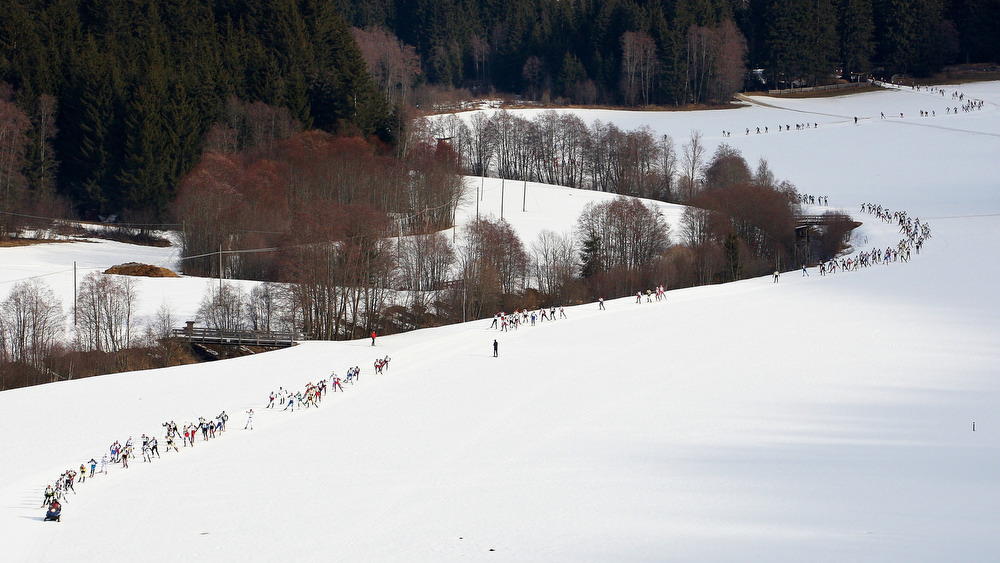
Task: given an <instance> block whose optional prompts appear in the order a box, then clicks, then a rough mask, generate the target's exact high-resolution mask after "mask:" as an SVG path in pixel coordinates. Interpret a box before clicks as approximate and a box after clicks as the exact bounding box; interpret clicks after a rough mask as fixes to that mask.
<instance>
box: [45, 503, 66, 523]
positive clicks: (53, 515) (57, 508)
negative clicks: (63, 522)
mask: <svg viewBox="0 0 1000 563" xmlns="http://www.w3.org/2000/svg"><path fill="white" fill-rule="evenodd" d="M61 514H62V505H61V504H59V501H57V500H54V501H52V504H50V505H49V509H48V510H46V511H45V521H49V520H55V521H56V522H59V521H60V520H59V518H60V515H61Z"/></svg>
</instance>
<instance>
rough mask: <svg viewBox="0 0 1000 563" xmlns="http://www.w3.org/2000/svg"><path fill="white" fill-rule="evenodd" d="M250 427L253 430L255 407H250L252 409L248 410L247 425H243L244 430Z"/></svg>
mask: <svg viewBox="0 0 1000 563" xmlns="http://www.w3.org/2000/svg"><path fill="white" fill-rule="evenodd" d="M248 428H249V429H250V430H253V409H250V410H248V411H247V423H246V425H245V426H243V429H244V430H246V429H248Z"/></svg>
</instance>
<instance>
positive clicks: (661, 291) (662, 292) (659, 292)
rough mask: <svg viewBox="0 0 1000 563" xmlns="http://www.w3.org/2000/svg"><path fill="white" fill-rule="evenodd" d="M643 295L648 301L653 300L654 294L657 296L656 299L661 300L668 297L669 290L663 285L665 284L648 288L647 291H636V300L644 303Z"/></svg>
mask: <svg viewBox="0 0 1000 563" xmlns="http://www.w3.org/2000/svg"><path fill="white" fill-rule="evenodd" d="M643 296H645V297H646V303H652V302H653V296H656V300H657V301H660V300H662V299H666V298H667V290H666V289H665V288H664V287H663V284H660V285H658V286H656V287H655V288H653V289H647V290H646V293H643V292H641V291H637V292H635V302H636V303H642V298H643Z"/></svg>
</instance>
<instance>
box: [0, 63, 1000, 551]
mask: <svg viewBox="0 0 1000 563" xmlns="http://www.w3.org/2000/svg"><path fill="white" fill-rule="evenodd" d="M954 89H959V90H961V91H962V92H964V93H965V95H966V96H967V97H970V96H971V97H975V98H981V99H983V100H985V101H986V104H985V107H984V109H983V110H982V111H978V112H974V113H961V112H960V113H959V115H957V116H955V115H943V114H944V108H945V106H946V105H947V106H949V107H953V105H959V104H953V103H952V102H951V99H950V92H951V91H952V90H954ZM948 92H949V95H948V96H946V97H944V98H942V97H941V96H940V95H938V94H932V93H929V92H917V91H912V90H908V89H904V90H892V91H885V92H878V93H871V94H861V95H854V96H846V97H840V98H827V99H818V100H781V99H771V98H760V99H758V101H759V102H762V104H760V105H754V106H752V107H747V108H744V109H739V110H726V111H708V112H697V113H691V112H684V113H662V114H660V113H642V112H610V111H588V112H586V113H585V115H584V116H583V117H584V119H585V120H587V121H588V122H589V121H592V120H593V119H601V120H604V121H614V122H615V123H617V124H618V125H619V126H620V127H623V128H633V127H636V126H638V125H641V124H648V125H649V126H650V127H652V128H653V129H654V130H655V131H656V132H658V133H667V134H670V135H672V136H673V137H674V138H675V139H676V140H677V142H678V144H679V145H680V144H682V143H683V141H684V139H685V138H686V137H687V135H688V134H689V132H690V131H691V130H692V129H699V130H701V131H703V132H704V134H705V140H706V141H707V142H708V143H709V145H710V148H711V149H714V146H715V145H716V144H717V143H719V142H722V141H723V138H722V136H721V132H722V131H723V130H730V131H733V136H732V137H730V138H726V139H725V142H728V143H730V144H731V145H733V146H735V147H736V148H738V149H740V150H741V151H742V152H743V154H744V155H745V156H746V157H747V159H748V161H750V162H751V163H753V162H755V161H756V159H757V158H758V157H759V156H764V157H766V158H767V159H768V161H769V163H770V164H771V167H772V169H773V170H774V171H775V173H776V174H777V176H778V177H779V178H782V179H787V180H790V181H791V182H793V183H794V184H796V185H797V186H798V188H799V190H800V191H802V192H804V193H809V194H814V195H826V196H828V197H829V202H830V206H831V207H836V208H843V209H845V210H847V211H848V212H851V213H853V214H854V215H855V216H856V217H857V218H858V219H860V220H863V221H865V225H864V227H863V228H862V232H861V233H859V237H862V238H859V241H860V240H867V245H866V246H864V248H869V247H873V246H880V247H882V248H884V247H885V246H887V245H889V244H894V243H895V242H896V241H897V240H898V239H899V235H898V234H897V232H896V228H894V227H892V226H889V225H885V224H883V223H881V222H879V221H877V220H875V219H874V218H872V217H870V216H868V215H860V214H858V213H857V211H858V209H859V208H860V205H861V203H862V202H874V203H879V204H883V205H887V206H889V207H890V208H892V209H902V210H905V211H907V212H908V213H909V214H910V216H915V217H919V218H920V219H921V220H926V221H928V222H929V223H930V225H931V228H932V231H933V238H932V239H930V240H929V241H928V242H927V244H926V246H925V248H924V251H923V252H922V253H921V254H920V255H919V256H914V258H913V260H912V261H911V262H909V263H905V264H904V263H895V264H891V265H887V266H878V267H875V268H869V269H866V270H862V271H858V272H851V273H837V274H835V275H830V276H826V277H820V276H819V275H818V272H816V271H815V270H813V271H811V272H810V274H811V275H810V276H809V277H802V276H801V273H800V272H789V273H786V274H784V275H783V276H782V277H781V279H780V282H779V283H777V284H774V283H772V281H771V279H770V278H761V279H754V280H747V281H743V282H739V283H734V284H727V285H724V286H713V287H701V288H694V289H685V290H678V291H671V292H669V293H668V297H667V299H666V301H664V302H659V303H656V302H654V303H642V304H635V303H633V301H634V300H633V299H621V300H616V301H610V302H609V303H608V304H607V310H606V311H598V310H597V306H596V305H595V304H589V305H583V306H578V307H571V308H567V314H568V317H569V318H568V319H565V320H559V321H557V322H554V323H551V322H546V323H544V324H542V325H539V326H535V327H522V328H521V329H519V330H518V331H516V332H510V333H496V332H494V331H491V330H489V329H488V326H489V321H477V322H472V323H467V324H463V325H455V326H448V327H442V328H438V329H432V330H423V331H418V332H413V333H409V334H403V335H398V336H392V337H386V338H380V339H379V341H378V345H377V346H375V347H372V346H371V345H370V342H369V341H368V340H363V341H357V342H342V343H305V344H302V345H300V346H298V347H295V348H293V349H289V350H284V351H280V352H272V353H268V354H263V355H259V356H256V357H249V358H241V359H238V360H229V361H226V362H221V363H214V364H202V365H197V366H189V367H183V368H174V369H167V370H155V371H147V372H137V373H129V374H120V375H113V376H105V377H98V378H91V379H87V380H79V381H68V382H63V383H58V384H50V385H45V386H40V387H35V388H29V389H20V390H14V391H7V392H3V393H0V451H2V452H4V453H5V456H6V460H5V461H6V465H5V470H4V471H3V472H0V546H2V547H0V553H2V554H3V559H4V560H9V561H36V560H52V561H56V560H71V561H92V560H98V559H101V560H108V559H110V560H126V559H129V560H164V561H166V560H178V559H198V560H207V561H230V560H232V561H236V560H266V559H272V560H275V559H280V560H291V559H300V560H303V559H304V560H338V561H441V560H446V561H447V560H455V559H467V560H473V561H479V560H490V561H602V562H603V561H726V560H736V561H838V562H839V561H907V562H910V561H988V560H994V559H995V558H996V557H997V554H998V553H1000V536H998V535H997V533H996V530H997V529H998V528H1000V509H998V506H1000V480H997V479H996V471H997V467H998V466H1000V449H998V448H1000V419H998V405H1000V346H998V343H1000V316H998V312H1000V307H998V298H997V292H996V290H995V288H994V280H995V279H996V278H997V277H998V274H1000V266H998V265H997V261H996V260H994V259H993V254H994V253H993V252H992V250H993V249H992V247H993V246H994V240H995V238H996V236H997V235H998V234H1000V175H998V171H1000V167H998V165H997V161H996V158H997V155H1000V111H998V106H1000V83H984V84H973V85H962V86H960V87H954V88H949V89H948ZM763 104H767V105H763ZM921 110H923V111H928V112H930V111H934V112H935V113H936V116H935V117H928V118H920V117H917V115H918V114H919V112H920V111H921ZM881 112H885V114H886V115H887V116H890V115H892V116H895V117H892V118H890V119H885V120H882V119H880V118H879V116H880V113H881ZM900 112H902V113H903V114H904V116H905V117H904V118H902V119H901V118H899V117H898V114H899V113H900ZM855 116H857V117H858V118H859V124H858V125H855V124H854V117H855ZM806 121H809V122H813V123H817V124H818V125H819V126H818V127H816V128H810V129H808V130H803V131H795V130H794V124H795V123H800V122H803V123H804V122H806ZM785 123H790V124H792V125H793V130H792V131H789V132H782V133H777V132H775V128H776V126H777V125H778V124H785ZM757 126H760V127H761V128H762V129H763V127H764V126H768V128H769V131H770V132H769V133H768V134H766V135H764V134H762V135H755V134H751V135H749V136H746V135H743V134H742V131H743V130H744V129H745V128H747V127H750V128H751V129H752V130H753V129H755V128H756V127H757ZM470 181H471V182H473V183H474V184H475V183H478V182H479V180H470ZM486 188H487V189H486V191H485V193H484V195H483V196H482V200H481V201H480V212H481V213H489V212H493V213H496V214H498V212H499V195H500V183H499V181H498V180H489V179H487V180H486ZM522 190H523V185H522V184H520V183H507V184H506V186H505V189H504V193H505V195H506V200H505V202H504V217H505V218H506V219H507V220H508V221H510V222H511V223H512V224H513V225H514V227H515V228H516V229H518V231H519V232H521V233H522V236H524V237H525V238H526V239H527V240H529V241H530V240H532V239H533V238H534V234H533V233H536V232H538V231H539V230H541V229H542V228H549V229H552V230H554V231H556V232H566V231H568V230H569V229H570V227H571V226H572V224H573V222H574V221H575V219H576V213H577V212H578V210H579V208H580V207H582V204H583V200H586V199H588V198H593V197H602V196H601V194H594V193H590V192H577V191H571V190H563V189H557V188H551V187H544V186H537V185H534V184H529V185H528V187H527V192H526V193H527V200H526V201H525V208H526V212H523V213H522V212H521V204H522V197H523V194H524V192H523V191H522ZM463 212H464V213H465V214H466V216H467V217H468V216H469V215H474V214H475V200H472V201H470V202H468V203H467V204H466V205H465V206H464V207H463ZM676 212H677V210H676V208H667V214H668V216H672V217H676ZM671 214H673V215H671ZM865 237H866V238H865ZM171 252H172V251H170V250H169V249H167V250H162V249H135V248H132V247H127V246H124V245H117V244H114V243H107V242H100V243H73V244H52V245H42V246H36V247H31V248H15V249H3V250H2V251H0V295H5V294H6V291H7V290H8V288H9V287H10V286H11V285H12V284H11V283H9V282H10V281H11V280H15V279H21V278H25V277H28V276H34V275H41V274H51V275H47V276H46V277H45V278H44V279H46V281H47V282H48V283H50V285H52V287H53V288H55V289H56V291H58V292H59V293H60V294H61V295H67V296H68V301H65V302H71V291H72V277H71V276H72V272H71V268H72V261H74V260H76V261H77V262H78V266H79V267H80V268H99V267H100V268H104V267H107V266H110V265H113V264H116V263H121V262H125V261H130V260H134V261H145V262H150V263H156V264H161V265H167V266H170V265H171V262H172V261H173V262H175V261H176V256H173V255H171V254H170V253H171ZM67 269H69V270H70V271H69V274H68V275H69V276H70V277H68V278H66V276H67V272H65V271H63V272H60V273H54V272H58V271H60V270H67ZM206 283H207V282H206V281H205V280H198V279H183V280H156V281H146V282H144V284H143V287H142V292H143V293H142V296H141V297H142V299H143V302H144V307H146V308H147V309H146V310H155V309H156V308H158V307H159V305H160V303H161V302H163V301H164V300H166V301H167V302H168V303H169V304H170V306H171V307H173V308H175V313H176V314H177V315H178V316H179V317H183V316H185V315H187V314H193V310H194V309H196V308H197V301H198V300H199V299H200V293H201V291H202V290H203V289H204V286H205V284H206ZM192 307H193V308H192ZM494 338H496V339H497V340H498V341H499V351H500V357H499V358H498V359H494V358H493V357H492V342H493V339H494ZM385 355H389V356H391V357H392V363H391V369H390V370H389V371H388V372H386V373H385V374H382V375H374V374H372V368H371V365H372V361H373V360H374V359H375V358H377V357H382V356H385ZM351 365H360V366H361V367H362V370H363V372H362V376H361V379H360V381H359V382H358V383H357V384H356V385H353V386H352V385H348V386H347V388H346V392H344V393H343V394H340V393H337V394H330V395H329V396H328V397H327V398H326V399H324V401H323V403H322V406H321V408H319V409H309V410H306V411H297V412H295V413H290V412H281V411H277V412H274V411H271V410H265V409H264V408H263V407H264V406H265V404H266V398H267V395H268V393H269V392H270V391H271V390H274V389H277V388H278V387H279V386H283V387H285V388H292V389H301V388H302V387H304V385H305V384H306V383H307V382H310V381H317V380H319V379H320V378H322V377H325V376H328V375H329V374H330V371H331V370H336V371H337V372H338V373H339V374H341V375H343V374H344V372H345V371H346V368H347V367H348V366H351ZM249 408H254V410H255V412H256V417H255V428H254V429H253V430H252V431H251V430H243V425H244V424H243V423H244V415H243V413H244V412H245V411H246V410H247V409H249ZM222 410H226V411H227V412H229V413H230V414H231V415H232V419H231V420H230V430H229V431H228V432H227V433H226V434H225V435H224V436H223V437H221V438H217V439H215V440H212V441H210V442H208V443H202V442H200V441H199V442H198V443H197V447H196V448H181V451H180V453H174V452H170V453H163V452H161V455H162V459H159V460H156V461H155V462H153V463H150V464H143V463H141V462H139V461H138V460H135V461H133V462H132V463H131V464H130V465H131V467H130V468H129V469H122V468H119V467H113V468H111V469H110V471H109V474H108V475H98V476H96V477H95V478H93V479H92V480H88V481H87V482H85V483H81V484H78V485H77V487H76V489H77V492H78V494H76V495H72V494H71V495H70V496H71V498H70V500H69V502H68V503H67V504H66V506H65V509H64V512H63V516H64V518H63V521H62V522H60V523H58V524H56V523H43V522H42V521H41V519H42V515H43V511H42V510H41V509H39V508H38V506H39V504H40V503H41V498H42V490H43V489H44V487H45V485H46V484H47V483H49V482H51V481H52V480H53V479H55V478H56V477H57V476H58V475H59V473H61V472H62V471H64V470H66V469H68V468H73V467H78V466H79V465H80V463H81V462H83V461H86V460H88V459H90V458H91V457H96V458H97V459H100V456H101V454H103V453H104V452H105V451H106V450H107V447H108V445H109V444H110V443H111V442H112V441H114V440H121V441H124V440H125V439H127V438H128V437H129V436H134V437H135V438H138V437H139V436H140V435H141V434H143V433H147V434H152V433H155V434H156V435H158V436H161V437H162V428H161V427H160V424H161V423H162V422H163V421H166V420H175V421H176V422H177V423H178V424H181V425H183V423H184V422H186V421H192V420H195V419H196V418H197V417H198V416H206V417H213V416H215V415H216V414H218V413H219V412H220V411H222ZM973 423H975V431H973ZM162 448H163V444H162V440H161V449H162Z"/></svg>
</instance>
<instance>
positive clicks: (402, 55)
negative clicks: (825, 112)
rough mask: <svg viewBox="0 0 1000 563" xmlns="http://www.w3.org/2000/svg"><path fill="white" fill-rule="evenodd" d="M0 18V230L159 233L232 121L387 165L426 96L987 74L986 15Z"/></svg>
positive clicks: (964, 3)
mask: <svg viewBox="0 0 1000 563" xmlns="http://www.w3.org/2000/svg"><path fill="white" fill-rule="evenodd" d="M3 4H4V8H3V11H2V14H3V15H2V18H0V124H2V129H3V130H2V131H0V145H2V146H0V211H5V212H9V211H10V210H16V211H18V212H20V213H25V214H31V213H35V214H39V215H46V216H53V215H57V214H63V215H70V214H72V215H76V216H78V217H81V218H84V219H98V218H99V217H107V216H109V215H117V216H118V217H119V219H120V220H126V221H131V222H136V223H143V222H146V223H154V222H162V221H169V220H172V217H171V206H172V205H173V202H174V200H175V196H176V190H177V186H178V185H179V184H180V181H181V180H182V179H183V178H184V177H185V176H186V175H187V174H188V173H189V172H190V171H191V170H192V169H193V168H194V167H195V165H196V163H197V162H198V161H199V159H200V158H201V157H202V155H203V153H204V151H205V150H206V148H207V147H208V145H209V144H210V143H211V142H213V141H212V140H211V139H209V137H210V132H211V131H212V128H213V126H214V125H216V124H219V123H226V122H227V120H229V122H230V123H231V122H232V120H233V114H232V111H231V109H232V108H234V107H242V108H246V107H251V108H252V107H256V106H252V104H262V105H263V106H266V107H267V108H271V109H269V110H268V111H266V112H264V113H266V114H267V115H276V113H275V112H274V111H272V110H273V108H279V109H281V110H282V111H284V112H287V115H288V116H290V118H291V121H292V122H294V123H295V124H296V125H295V127H297V128H299V129H304V130H310V129H319V130H323V131H325V132H328V133H332V134H335V135H345V134H346V135H353V136H359V137H361V138H364V139H366V140H368V141H370V142H372V143H373V144H374V145H375V146H379V147H381V149H380V150H383V151H385V152H387V153H389V152H391V151H393V150H394V149H395V151H396V153H397V154H398V155H400V156H402V154H403V152H404V150H402V149H401V148H400V144H405V143H404V141H403V140H402V139H403V138H404V136H405V135H404V131H403V129H404V127H403V125H404V124H405V118H404V116H405V115H406V114H407V112H406V111H405V107H406V106H407V105H409V104H419V103H420V100H419V99H417V98H416V97H413V96H411V97H410V98H409V99H408V97H407V93H408V92H411V91H412V90H413V89H415V88H421V87H434V88H438V89H443V90H448V89H465V90H468V91H469V92H470V93H471V94H473V95H487V94H496V93H501V94H509V95H516V96H522V97H524V98H526V99H537V100H551V101H558V102H563V103H575V104H608V105H625V106H630V105H631V106H638V105H686V104H692V103H693V104H712V103H726V102H727V101H728V100H729V99H730V97H731V95H732V94H733V93H734V92H737V91H739V90H741V89H745V88H754V89H762V88H768V87H776V86H777V87H781V86H789V85H812V84H822V83H826V82H831V81H834V80H836V79H838V78H841V79H847V80H851V79H857V77H859V76H864V75H866V74H868V73H871V74H875V75H876V76H879V77H880V78H885V79H892V78H893V77H899V76H907V77H919V76H925V75H930V74H932V73H935V72H937V71H940V70H941V69H942V68H944V67H945V66H947V65H952V64H968V63H989V62H991V61H994V62H995V61H997V60H998V59H1000V33H998V32H997V30H998V29H1000V2H997V1H996V0H739V1H737V0H503V1H500V0H239V1H237V0H4V2H3ZM749 70H753V72H748V71H749ZM247 104H250V105H249V106H248V105H247ZM227 108H228V109H227ZM227 112H228V113H227ZM216 141H218V139H216ZM237 144H238V143H237ZM237 148H238V147H237ZM403 149H405V146H404V147H403ZM0 223H3V225H6V223H5V222H2V221H0ZM5 229H6V227H5ZM0 234H2V233H0Z"/></svg>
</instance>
